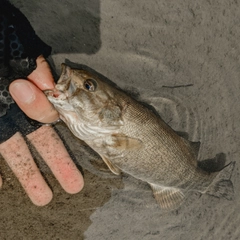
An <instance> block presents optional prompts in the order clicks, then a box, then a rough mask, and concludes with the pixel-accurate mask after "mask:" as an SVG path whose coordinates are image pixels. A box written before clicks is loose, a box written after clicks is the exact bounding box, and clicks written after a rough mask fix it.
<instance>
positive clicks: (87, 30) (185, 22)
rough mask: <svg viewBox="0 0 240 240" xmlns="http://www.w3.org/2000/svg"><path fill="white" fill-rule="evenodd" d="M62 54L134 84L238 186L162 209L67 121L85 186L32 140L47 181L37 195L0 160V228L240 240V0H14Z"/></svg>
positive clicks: (65, 133)
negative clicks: (228, 167) (221, 159)
mask: <svg viewBox="0 0 240 240" xmlns="http://www.w3.org/2000/svg"><path fill="white" fill-rule="evenodd" d="M11 2H12V3H14V4H15V5H16V6H17V7H19V8H20V10H21V11H22V12H23V13H24V14H25V15H26V16H27V17H28V19H29V20H30V22H31V23H32V25H33V27H34V29H35V30H36V32H37V33H38V35H39V36H40V37H41V38H42V39H43V40H44V41H45V42H46V43H48V44H49V45H51V46H52V48H53V54H52V57H51V59H50V61H51V63H52V65H53V67H54V68H55V70H56V72H57V73H59V69H60V63H61V62H65V61H71V62H75V63H80V64H84V65H87V66H89V67H91V68H93V69H95V70H96V71H97V72H99V73H101V74H103V75H104V76H106V77H108V78H109V79H111V80H112V81H113V82H115V83H116V84H117V85H119V86H120V87H122V88H124V89H128V90H129V89H130V90H133V91H138V93H139V94H140V96H141V99H143V100H144V101H146V102H147V103H150V104H152V105H153V106H154V107H155V108H156V109H157V110H158V111H159V113H160V115H161V116H162V118H163V119H164V120H165V121H166V122H167V123H169V125H170V126H171V127H173V128H174V129H175V130H176V131H182V132H187V133H188V136H189V140H191V141H200V142H201V146H200V150H199V155H198V159H199V161H202V160H204V159H209V158H213V157H215V156H216V154H219V153H222V154H224V155H225V156H226V160H227V161H228V162H230V161H236V166H235V169H234V171H233V174H232V178H231V179H232V183H233V187H234V196H233V198H232V200H229V199H226V198H224V197H220V198H218V197H216V196H211V195H207V194H205V195H200V194H199V193H195V192H194V193H192V194H191V195H190V196H189V198H188V199H187V200H186V202H185V203H184V204H183V205H182V206H181V207H180V208H179V209H178V210H177V211H172V212H163V211H161V210H160V209H159V207H158V206H157V204H156V202H155V200H154V198H153V196H152V192H151V189H150V188H149V186H148V185H147V184H145V183H143V182H141V181H138V180H136V179H133V178H132V177H130V176H127V175H123V176H122V177H116V176H114V175H112V174H111V173H110V172H109V171H108V170H107V169H106V167H105V166H104V165H103V164H102V163H101V160H100V158H99V157H98V156H97V155H96V154H95V153H94V152H93V151H91V150H90V149H89V148H88V147H87V146H84V145H82V144H81V142H80V141H78V140H76V138H74V137H73V136H72V134H71V133H70V132H69V130H68V129H67V128H66V127H65V126H64V125H63V124H58V125H57V126H56V128H57V129H58V130H59V131H60V133H61V135H62V137H63V139H65V140H66V143H67V145H68V146H69V149H70V151H71V153H72V154H73V156H74V158H75V162H76V163H77V165H78V166H79V168H81V169H82V171H83V173H84V178H85V187H84V190H83V191H82V192H81V193H79V194H76V195H69V194H67V193H65V192H64V191H63V190H62V189H61V187H60V186H59V184H58V183H57V181H56V180H55V179H54V178H53V176H52V174H51V172H50V170H49V169H48V168H47V167H46V166H45V165H44V163H43V161H42V160H41V159H40V157H39V156H38V154H37V153H36V152H35V151H34V149H32V151H33V153H34V155H35V156H36V157H35V158H36V162H37V163H38V165H39V167H40V169H41V171H42V173H43V175H44V177H45V178H46V180H47V181H48V183H49V185H50V187H51V188H52V190H53V192H54V199H53V201H52V202H51V203H50V204H49V205H47V206H45V207H36V206H34V205H33V204H32V203H31V202H30V200H29V199H28V197H27V196H26V194H25V193H24V191H23V190H22V188H21V186H20V184H19V183H18V182H17V180H16V179H15V177H14V175H13V174H12V173H11V171H10V169H9V168H8V166H7V165H6V164H5V162H4V161H3V159H1V161H0V172H1V174H2V176H3V180H4V185H3V188H2V189H1V190H0V196H1V197H0V202H1V203H0V213H1V215H0V216H1V221H0V239H7V240H8V239H16V238H17V239H89V240H95V239H97V240H111V239H119V240H122V239H144V240H150V239H151V240H154V239H168V240H180V239H184V240H186V239H187V240H188V239H189V240H190V239H196V240H200V239H208V240H215V239H231V240H234V239H236V240H237V239H239V238H240V229H239V225H240V217H239V214H238V213H239V210H240V204H239V202H240V194H239V192H240V191H239V190H240V184H239V181H238V179H239V156H240V150H239V145H240V137H239V136H240V124H239V122H240V104H239V102H240V94H239V90H240V81H239V79H240V70H239V69H240V68H239V65H240V60H239V55H240V47H239V39H240V29H239V21H240V6H239V4H238V3H237V1H220V0H216V1H211V0H210V1H209V0H200V1H198V2H196V3H195V2H193V1H190V0H186V1H177V0H172V1H157V0H149V1H144V0H128V1H127V0H122V1H117V0H90V1H89V0H88V1H87V0H81V1H76V0H73V1H68V2H66V1H65V2H63V1H56V0H53V1H51V2H49V1H46V0H41V1H38V2H34V3H33V2H31V1H29V0H25V1H23V0H12V1H11Z"/></svg>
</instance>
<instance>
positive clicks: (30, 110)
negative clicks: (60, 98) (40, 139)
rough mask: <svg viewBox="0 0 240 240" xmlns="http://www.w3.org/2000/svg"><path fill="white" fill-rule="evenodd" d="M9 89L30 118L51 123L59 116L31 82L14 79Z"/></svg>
mask: <svg viewBox="0 0 240 240" xmlns="http://www.w3.org/2000/svg"><path fill="white" fill-rule="evenodd" d="M9 91H10V93H11V95H12V97H13V99H14V100H15V102H16V103H17V104H18V106H19V107H20V108H21V109H22V111H23V112H25V113H26V114H27V115H28V116H29V117H30V118H32V119H35V120H37V121H39V122H43V123H51V122H54V121H56V120H57V119H58V118H59V116H58V113H57V111H56V110H55V109H54V107H53V105H52V104H51V103H50V102H49V101H48V99H47V98H46V96H45V95H44V93H43V92H42V91H41V90H40V89H39V88H37V87H36V86H35V85H34V84H32V83H31V82H28V81H26V80H23V79H19V80H15V81H14V82H12V83H11V84H10V87H9Z"/></svg>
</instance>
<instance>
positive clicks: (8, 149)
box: [0, 133, 53, 206]
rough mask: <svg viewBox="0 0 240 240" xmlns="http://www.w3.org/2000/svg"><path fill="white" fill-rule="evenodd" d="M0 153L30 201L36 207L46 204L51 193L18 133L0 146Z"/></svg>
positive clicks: (50, 197)
mask: <svg viewBox="0 0 240 240" xmlns="http://www.w3.org/2000/svg"><path fill="white" fill-rule="evenodd" d="M0 153H1V154H2V156H3V158H4V159H5V160H6V162H7V163H8V165H9V167H10V168H11V170H12V171H13V173H14V174H15V175H16V177H17V178H18V180H19V182H20V183H21V185H22V187H23V188H24V190H25V191H26V193H27V195H28V196H29V198H30V199H31V201H32V202H33V203H34V204H35V205H37V206H44V205H46V204H48V203H49V202H50V201H51V199H52V197H53V194H52V191H51V189H50V188H49V187H48V185H47V183H46V182H45V180H44V179H43V177H42V175H41V173H40V171H39V169H38V167H37V165H36V164H35V162H34V160H33V158H32V155H31V153H30V151H29V149H28V147H27V144H26V143H25V141H24V139H23V137H22V136H21V134H20V133H16V134H15V135H13V136H12V137H11V138H10V139H9V140H7V141H5V142H4V143H2V144H0Z"/></svg>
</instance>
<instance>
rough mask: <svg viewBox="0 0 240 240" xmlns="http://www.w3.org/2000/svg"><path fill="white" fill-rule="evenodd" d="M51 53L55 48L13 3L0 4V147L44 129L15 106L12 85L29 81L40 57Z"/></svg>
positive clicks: (1, 2) (1, 1) (4, 2)
mask: <svg viewBox="0 0 240 240" xmlns="http://www.w3.org/2000/svg"><path fill="white" fill-rule="evenodd" d="M50 53H51V47H49V46H48V45H47V44H45V43H44V42H43V41H42V40H41V39H40V38H39V37H38V36H37V35H36V33H35V31H34V30H33V28H32V26H31V25H30V23H29V21H28V20H27V18H26V17H25V16H24V15H23V14H22V13H21V12H20V11H19V10H18V9H17V8H15V7H14V6H13V5H12V4H11V3H9V1H7V0H0V143H1V142H4V141H6V140H7V139H9V138H10V137H11V136H12V135H13V134H15V133H16V132H17V131H19V132H21V133H22V134H23V135H26V134H28V133H30V132H32V131H35V130H36V129H37V128H38V127H39V126H41V125H40V124H39V123H37V122H36V121H33V120H31V119H29V118H28V117H27V116H26V115H25V114H24V113H23V112H22V111H21V110H20V109H19V107H18V106H17V105H16V104H15V103H14V101H13V99H12V97H11V95H10V94H9V85H10V83H11V82H12V81H13V80H14V79H16V78H26V77H27V76H28V75H29V74H30V73H31V72H32V71H33V70H34V69H35V68H36V59H37V57H38V56H40V55H43V56H44V57H48V56H49V55H50Z"/></svg>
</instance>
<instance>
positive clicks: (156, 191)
mask: <svg viewBox="0 0 240 240" xmlns="http://www.w3.org/2000/svg"><path fill="white" fill-rule="evenodd" d="M150 186H151V187H152V190H153V195H154V197H155V199H156V201H157V203H158V204H159V205H160V207H161V208H162V209H165V210H173V209H176V208H178V207H179V206H180V205H181V204H182V202H183V200H184V198H185V196H184V194H183V192H182V191H181V190H180V189H178V188H174V187H162V186H159V185H155V184H150Z"/></svg>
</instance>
